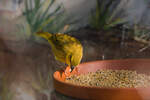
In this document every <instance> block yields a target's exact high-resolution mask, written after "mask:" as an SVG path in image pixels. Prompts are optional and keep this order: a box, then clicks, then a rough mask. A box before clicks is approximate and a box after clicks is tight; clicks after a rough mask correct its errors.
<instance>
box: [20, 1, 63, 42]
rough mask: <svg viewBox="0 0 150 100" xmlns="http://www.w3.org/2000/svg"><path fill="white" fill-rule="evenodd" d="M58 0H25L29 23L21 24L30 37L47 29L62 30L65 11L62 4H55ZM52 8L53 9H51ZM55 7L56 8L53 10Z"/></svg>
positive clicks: (54, 31)
mask: <svg viewBox="0 0 150 100" xmlns="http://www.w3.org/2000/svg"><path fill="white" fill-rule="evenodd" d="M55 1H56V0H44V1H41V0H25V10H24V13H23V15H24V17H25V19H26V22H27V24H24V26H21V29H22V31H23V32H25V33H26V34H29V37H30V39H33V38H34V37H35V36H34V34H35V33H36V32H39V31H47V32H50V33H56V32H60V31H61V30H62V29H63V28H64V26H65V22H64V19H65V17H64V11H62V9H61V8H63V7H62V5H57V6H55V9H54V4H55ZM50 9H51V11H50ZM52 9H54V10H52Z"/></svg>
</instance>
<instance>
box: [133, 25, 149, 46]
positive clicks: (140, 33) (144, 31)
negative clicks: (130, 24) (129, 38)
mask: <svg viewBox="0 0 150 100" xmlns="http://www.w3.org/2000/svg"><path fill="white" fill-rule="evenodd" d="M133 32H134V39H135V40H136V41H139V42H142V43H145V44H149V43H150V28H149V27H144V26H143V27H142V26H140V25H137V24H135V25H134V28H133Z"/></svg>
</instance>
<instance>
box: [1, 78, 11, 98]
mask: <svg viewBox="0 0 150 100" xmlns="http://www.w3.org/2000/svg"><path fill="white" fill-rule="evenodd" d="M8 87H9V85H8V82H7V77H6V76H5V77H3V78H2V80H1V90H0V100H12V97H13V93H12V92H10V90H9V88H8Z"/></svg>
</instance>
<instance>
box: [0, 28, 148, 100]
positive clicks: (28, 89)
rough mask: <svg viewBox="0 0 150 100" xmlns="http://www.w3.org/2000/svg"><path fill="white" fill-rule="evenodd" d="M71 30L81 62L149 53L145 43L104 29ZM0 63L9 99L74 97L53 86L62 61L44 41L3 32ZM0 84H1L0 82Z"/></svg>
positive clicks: (144, 56) (0, 40)
mask: <svg viewBox="0 0 150 100" xmlns="http://www.w3.org/2000/svg"><path fill="white" fill-rule="evenodd" d="M0 34H3V33H2V32H1V33H0ZM70 34H71V35H72V36H74V37H76V38H78V39H79V40H80V41H81V43H82V45H83V48H84V52H83V59H82V62H87V61H95V60H107V59H125V58H149V57H150V52H149V50H150V49H149V48H148V49H146V50H144V51H140V50H141V48H143V47H145V44H142V43H139V42H136V41H134V40H132V39H129V38H128V39H125V40H124V42H123V43H122V42H121V35H120V36H119V35H114V34H111V33H110V34H109V33H108V35H110V36H109V37H111V38H108V36H107V33H106V34H104V33H103V32H96V31H93V30H90V29H80V30H79V31H76V32H72V33H70ZM117 34H120V33H117ZM121 43H122V44H121ZM0 64H1V70H0V79H1V80H2V81H6V82H5V84H6V88H7V89H8V90H9V91H10V93H12V94H13V97H12V100H75V99H72V98H70V97H67V96H64V95H62V94H60V93H57V92H56V91H54V89H53V78H52V74H53V72H55V71H56V70H58V69H60V68H63V67H64V66H65V65H64V64H62V63H60V62H58V61H56V60H55V59H54V56H53V54H52V52H51V48H50V46H49V45H48V44H47V42H46V41H45V43H44V44H43V43H37V42H33V41H24V40H15V39H12V37H10V36H9V35H8V36H6V35H5V37H2V38H1V39H0ZM1 88H4V86H3V84H1ZM2 92H3V89H1V92H0V93H2ZM6 96H7V94H6ZM6 100H7V99H6Z"/></svg>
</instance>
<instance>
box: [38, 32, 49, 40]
mask: <svg viewBox="0 0 150 100" xmlns="http://www.w3.org/2000/svg"><path fill="white" fill-rule="evenodd" d="M36 35H37V36H40V37H43V38H45V39H46V40H48V39H49V38H50V37H51V36H52V34H51V33H48V32H38V33H36Z"/></svg>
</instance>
